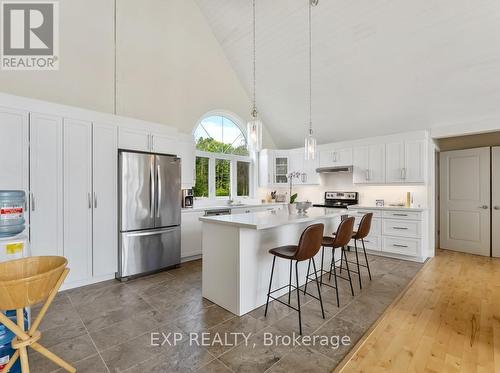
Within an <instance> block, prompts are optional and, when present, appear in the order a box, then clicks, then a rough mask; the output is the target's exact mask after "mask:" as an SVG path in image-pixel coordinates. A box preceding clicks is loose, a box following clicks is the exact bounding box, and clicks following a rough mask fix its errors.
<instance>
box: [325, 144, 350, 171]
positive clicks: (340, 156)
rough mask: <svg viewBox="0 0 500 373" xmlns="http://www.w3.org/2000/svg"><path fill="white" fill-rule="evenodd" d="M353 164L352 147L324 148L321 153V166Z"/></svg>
mask: <svg viewBox="0 0 500 373" xmlns="http://www.w3.org/2000/svg"><path fill="white" fill-rule="evenodd" d="M344 166H352V148H332V149H322V150H321V151H320V153H319V167H344Z"/></svg>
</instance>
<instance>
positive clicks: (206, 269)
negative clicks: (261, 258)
mask: <svg viewBox="0 0 500 373" xmlns="http://www.w3.org/2000/svg"><path fill="white" fill-rule="evenodd" d="M239 230H240V228H238V227H234V226H230V225H224V224H217V223H207V222H203V224H202V255H203V259H202V295H203V297H204V298H206V299H208V300H210V301H211V302H214V303H215V304H217V305H219V306H221V307H223V308H225V309H226V310H228V311H230V312H232V313H234V314H235V315H239V314H240V311H239V294H238V291H239V286H238V284H239V275H240V274H239V250H238V248H239V246H240V243H239V238H240V235H239Z"/></svg>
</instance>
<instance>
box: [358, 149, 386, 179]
mask: <svg viewBox="0 0 500 373" xmlns="http://www.w3.org/2000/svg"><path fill="white" fill-rule="evenodd" d="M353 166H354V169H353V183H354V184H383V183H385V144H374V145H368V146H362V147H356V148H354V149H353Z"/></svg>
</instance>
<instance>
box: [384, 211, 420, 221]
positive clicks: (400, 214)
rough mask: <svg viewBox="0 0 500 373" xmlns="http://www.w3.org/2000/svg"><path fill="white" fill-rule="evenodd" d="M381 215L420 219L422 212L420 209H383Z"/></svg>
mask: <svg viewBox="0 0 500 373" xmlns="http://www.w3.org/2000/svg"><path fill="white" fill-rule="evenodd" d="M383 217H384V218H393V219H402V220H422V213H421V212H420V211H384V212H383Z"/></svg>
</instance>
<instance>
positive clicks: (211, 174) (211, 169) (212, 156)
mask: <svg viewBox="0 0 500 373" xmlns="http://www.w3.org/2000/svg"><path fill="white" fill-rule="evenodd" d="M196 157H203V158H208V197H196V199H200V200H208V199H214V200H229V199H230V198H232V199H242V200H244V199H251V198H254V196H255V177H254V167H255V162H254V161H253V159H252V157H250V156H244V155H235V154H225V153H212V152H205V151H201V150H197V151H196ZM216 159H225V160H228V161H230V162H231V165H230V185H231V190H230V193H231V194H230V196H227V197H217V196H216V195H215V160H216ZM238 161H240V162H247V163H250V173H249V175H250V180H249V183H250V185H249V192H250V193H249V195H248V196H238V195H236V193H237V191H238V190H237V188H238V186H237V183H236V178H237V174H236V173H237V167H236V162H238ZM195 183H196V180H195Z"/></svg>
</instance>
